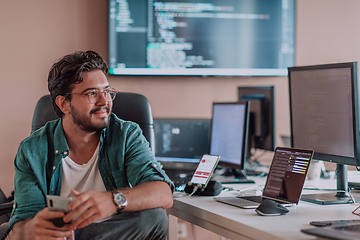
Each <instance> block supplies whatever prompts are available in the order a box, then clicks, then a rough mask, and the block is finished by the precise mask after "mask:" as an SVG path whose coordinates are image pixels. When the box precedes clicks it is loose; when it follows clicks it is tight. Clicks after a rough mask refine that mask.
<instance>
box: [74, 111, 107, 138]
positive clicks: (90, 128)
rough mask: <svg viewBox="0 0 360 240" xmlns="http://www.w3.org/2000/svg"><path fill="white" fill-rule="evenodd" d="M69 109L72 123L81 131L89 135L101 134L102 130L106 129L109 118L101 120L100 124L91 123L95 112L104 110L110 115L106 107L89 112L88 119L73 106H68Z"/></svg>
mask: <svg viewBox="0 0 360 240" xmlns="http://www.w3.org/2000/svg"><path fill="white" fill-rule="evenodd" d="M70 108H71V116H72V118H73V122H74V123H75V124H76V125H78V126H79V127H80V129H81V130H83V131H85V132H89V133H93V132H101V131H102V130H103V129H104V128H106V127H107V126H108V125H109V118H108V117H106V118H103V119H102V121H101V122H100V123H96V124H95V123H92V122H91V116H92V115H93V114H94V113H95V112H97V111H100V110H102V108H104V109H105V110H106V112H107V113H108V114H110V109H109V108H108V107H99V108H96V109H93V110H91V112H90V117H87V116H84V115H81V114H80V113H79V112H78V111H77V110H75V108H73V106H70Z"/></svg>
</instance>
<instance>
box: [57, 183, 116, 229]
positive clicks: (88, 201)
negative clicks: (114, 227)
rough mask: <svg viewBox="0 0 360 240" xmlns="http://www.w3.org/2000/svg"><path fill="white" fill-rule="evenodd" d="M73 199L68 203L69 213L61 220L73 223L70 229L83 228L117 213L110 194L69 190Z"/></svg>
mask: <svg viewBox="0 0 360 240" xmlns="http://www.w3.org/2000/svg"><path fill="white" fill-rule="evenodd" d="M71 194H72V195H73V196H74V197H75V199H74V200H73V201H72V202H71V203H69V205H68V210H69V211H71V212H69V213H68V214H66V216H65V217H64V218H63V219H64V221H65V222H70V221H71V220H72V219H74V221H73V222H72V223H71V224H70V226H71V228H72V229H77V228H83V227H86V226H87V225H89V224H91V223H93V222H96V221H99V220H101V219H104V218H107V217H110V216H111V215H113V214H114V213H115V212H116V211H117V206H116V204H115V202H114V200H113V199H114V197H113V194H112V193H111V192H97V191H89V192H83V193H81V192H78V191H76V190H74V189H71Z"/></svg>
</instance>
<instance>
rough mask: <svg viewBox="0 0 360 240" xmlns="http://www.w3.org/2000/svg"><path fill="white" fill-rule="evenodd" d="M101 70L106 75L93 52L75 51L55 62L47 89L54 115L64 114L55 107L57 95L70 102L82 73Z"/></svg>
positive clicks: (98, 58) (100, 61) (102, 62)
mask: <svg viewBox="0 0 360 240" xmlns="http://www.w3.org/2000/svg"><path fill="white" fill-rule="evenodd" d="M97 69H99V70H102V71H103V72H104V74H105V75H106V74H107V73H108V70H109V68H108V66H107V64H106V62H105V61H104V60H103V58H102V57H101V55H100V54H98V53H96V52H94V51H86V52H85V51H77V52H75V53H72V54H68V55H65V56H64V57H62V58H61V59H60V60H58V61H57V62H55V63H54V64H53V65H52V67H51V68H50V71H49V76H48V89H49V92H50V96H51V103H52V105H53V107H54V110H55V112H56V114H57V115H58V116H59V117H62V116H63V115H64V113H63V112H62V111H61V110H60V108H59V107H58V106H57V105H56V103H55V99H56V97H57V96H58V95H62V96H65V95H66V97H67V99H68V100H70V101H71V95H68V94H67V93H70V92H71V91H72V89H73V88H74V86H73V84H78V83H80V82H82V81H83V73H84V72H90V71H93V70H97Z"/></svg>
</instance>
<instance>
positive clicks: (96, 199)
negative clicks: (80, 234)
mask: <svg viewBox="0 0 360 240" xmlns="http://www.w3.org/2000/svg"><path fill="white" fill-rule="evenodd" d="M71 192H72V194H73V195H74V196H75V197H76V198H75V199H74V200H73V201H72V202H71V203H70V204H69V205H68V209H69V210H71V212H70V213H68V214H67V215H66V216H65V217H64V221H65V222H70V221H71V220H72V219H74V218H75V217H76V216H78V215H79V214H81V215H80V216H79V217H78V218H77V219H76V220H75V221H74V222H72V223H71V224H70V226H71V229H74V230H75V229H77V228H83V227H85V226H87V225H89V224H91V223H93V222H95V221H98V220H101V219H104V218H107V217H109V216H111V215H113V214H114V213H115V212H116V211H117V210H118V206H117V205H116V204H115V202H114V196H113V193H112V192H96V191H89V192H83V193H79V192H77V191H74V190H71ZM119 192H121V193H122V194H124V195H125V197H126V199H127V202H128V204H127V206H126V207H125V208H124V211H141V210H146V209H152V208H159V207H161V208H170V207H171V206H172V204H173V197H172V191H171V188H170V186H169V184H167V183H166V182H163V181H152V182H147V183H143V184H140V185H138V186H135V187H134V188H127V189H120V190H119Z"/></svg>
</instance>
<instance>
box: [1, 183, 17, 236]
mask: <svg viewBox="0 0 360 240" xmlns="http://www.w3.org/2000/svg"><path fill="white" fill-rule="evenodd" d="M13 200H14V197H13V195H11V196H10V197H6V196H5V194H4V192H3V191H2V190H1V189H0V236H1V237H2V236H3V235H4V234H5V233H6V232H7V231H8V228H9V225H8V221H9V219H10V213H11V211H12V208H13V202H12V201H13Z"/></svg>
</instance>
